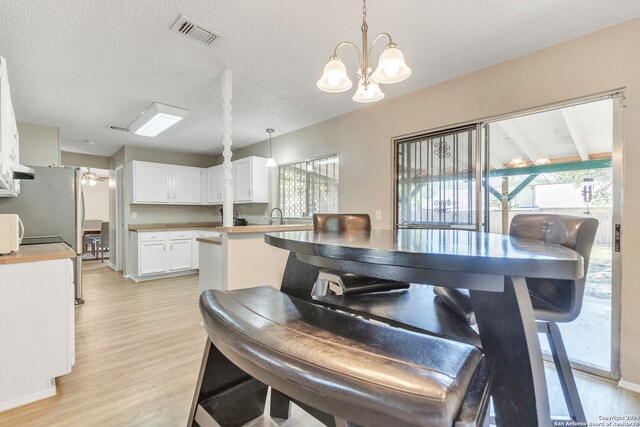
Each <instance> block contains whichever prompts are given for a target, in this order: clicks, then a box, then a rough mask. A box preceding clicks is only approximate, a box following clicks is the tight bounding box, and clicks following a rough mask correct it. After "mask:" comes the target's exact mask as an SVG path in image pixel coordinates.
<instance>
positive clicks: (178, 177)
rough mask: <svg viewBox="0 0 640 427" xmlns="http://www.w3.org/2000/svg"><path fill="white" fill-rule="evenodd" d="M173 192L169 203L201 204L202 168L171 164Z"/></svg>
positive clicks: (202, 200)
mask: <svg viewBox="0 0 640 427" xmlns="http://www.w3.org/2000/svg"><path fill="white" fill-rule="evenodd" d="M172 170H173V179H172V180H171V181H172V183H173V193H172V199H171V203H176V204H183V205H201V204H203V202H204V198H203V197H202V193H203V191H202V188H203V186H202V180H203V174H204V170H203V169H201V168H190V167H187V166H173V167H172Z"/></svg>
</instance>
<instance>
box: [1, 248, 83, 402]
mask: <svg viewBox="0 0 640 427" xmlns="http://www.w3.org/2000/svg"><path fill="white" fill-rule="evenodd" d="M0 277H2V278H9V279H10V280H4V279H3V280H0V294H1V295H2V296H3V297H2V298H0V314H1V316H0V317H1V319H2V321H0V342H1V343H2V351H0V366H1V368H0V412H1V411H4V410H6V409H10V408H13V407H16V406H20V405H23V404H26V403H30V402H33V401H36V400H39V399H43V398H45V397H49V396H53V395H55V394H56V386H55V380H54V378H56V377H59V376H61V375H64V374H68V373H69V372H71V367H72V366H73V364H74V362H75V332H74V324H75V323H74V307H75V305H74V300H75V297H74V285H73V263H72V261H71V259H58V260H48V261H35V262H25V263H16V264H3V265H0Z"/></svg>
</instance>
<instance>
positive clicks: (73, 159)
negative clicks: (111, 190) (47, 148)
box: [60, 151, 111, 169]
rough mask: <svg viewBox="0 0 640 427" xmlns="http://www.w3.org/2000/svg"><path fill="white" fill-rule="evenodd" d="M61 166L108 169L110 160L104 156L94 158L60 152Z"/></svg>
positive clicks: (87, 155) (92, 156)
mask: <svg viewBox="0 0 640 427" xmlns="http://www.w3.org/2000/svg"><path fill="white" fill-rule="evenodd" d="M60 157H61V162H62V165H63V166H76V167H85V168H95V169H109V168H110V167H111V158H110V157H105V156H94V155H92V154H81V153H71V152H69V151H62V152H61V153H60Z"/></svg>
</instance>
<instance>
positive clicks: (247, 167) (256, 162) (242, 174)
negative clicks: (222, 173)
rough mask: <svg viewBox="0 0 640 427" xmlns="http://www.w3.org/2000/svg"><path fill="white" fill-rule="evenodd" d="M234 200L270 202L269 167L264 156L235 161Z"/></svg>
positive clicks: (240, 201) (239, 201)
mask: <svg viewBox="0 0 640 427" xmlns="http://www.w3.org/2000/svg"><path fill="white" fill-rule="evenodd" d="M233 179H234V189H235V194H234V202H237V203H269V168H268V167H267V159H265V158H264V157H255V156H251V157H246V158H244V159H240V160H236V161H235V162H233Z"/></svg>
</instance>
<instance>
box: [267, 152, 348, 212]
mask: <svg viewBox="0 0 640 427" xmlns="http://www.w3.org/2000/svg"><path fill="white" fill-rule="evenodd" d="M338 166H339V159H338V155H337V154H335V155H331V156H326V157H322V158H318V159H314V160H308V161H304V162H297V163H292V164H289V165H282V166H280V167H279V181H280V206H281V207H282V212H283V215H284V216H285V217H287V218H309V217H311V216H312V215H313V214H314V213H318V212H322V213H337V212H338V182H339V179H338Z"/></svg>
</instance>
